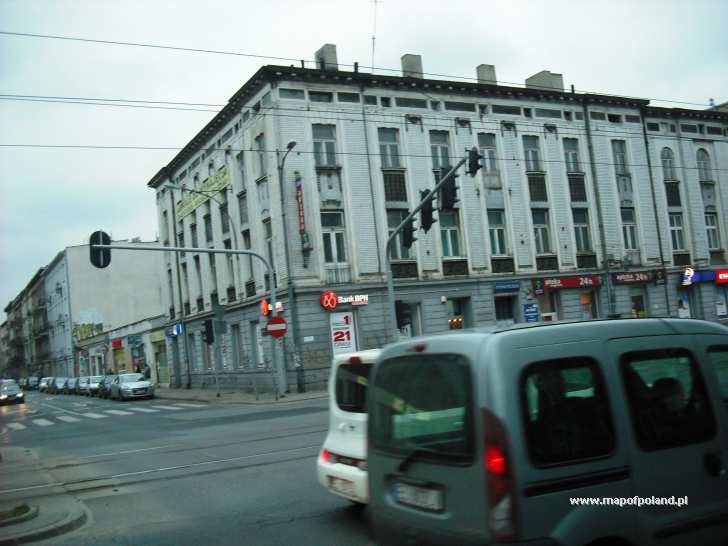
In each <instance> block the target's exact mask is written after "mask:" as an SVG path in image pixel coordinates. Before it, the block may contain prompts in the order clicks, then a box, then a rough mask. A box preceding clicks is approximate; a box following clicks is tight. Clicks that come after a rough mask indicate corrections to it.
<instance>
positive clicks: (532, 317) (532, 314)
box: [523, 303, 538, 322]
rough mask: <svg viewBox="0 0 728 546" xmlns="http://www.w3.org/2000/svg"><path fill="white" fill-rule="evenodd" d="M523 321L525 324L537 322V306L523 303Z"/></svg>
mask: <svg viewBox="0 0 728 546" xmlns="http://www.w3.org/2000/svg"><path fill="white" fill-rule="evenodd" d="M523 319H524V320H525V321H526V322H538V304H536V303H524V304H523Z"/></svg>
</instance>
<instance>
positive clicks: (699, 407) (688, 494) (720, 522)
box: [608, 335, 728, 546]
mask: <svg viewBox="0 0 728 546" xmlns="http://www.w3.org/2000/svg"><path fill="white" fill-rule="evenodd" d="M608 345H609V348H610V351H609V352H610V355H611V356H612V358H614V359H615V362H614V364H615V365H616V366H618V367H619V372H620V375H621V380H622V381H621V382H622V386H623V388H622V390H621V393H623V395H624V398H625V400H624V407H625V408H626V410H627V412H628V420H629V421H630V423H631V431H630V432H631V434H632V446H633V447H632V453H631V460H632V469H633V472H632V479H633V483H634V490H635V495H637V497H640V498H643V499H649V500H650V502H659V503H660V504H645V505H644V506H642V507H641V508H638V509H636V514H637V518H638V524H639V527H640V531H641V533H642V536H641V541H640V542H641V543H643V544H653V543H654V544H660V545H665V546H668V545H669V546H679V545H685V544H701V545H706V546H708V545H716V546H717V545H719V544H721V545H723V544H726V540H728V497H726V479H727V478H728V476H726V463H727V462H728V453H726V452H725V444H723V443H722V441H721V440H722V438H721V434H724V432H721V427H720V426H719V423H720V419H722V418H723V416H722V415H720V412H721V409H720V405H719V401H718V400H716V399H715V396H716V395H715V392H716V389H715V388H713V387H711V388H708V386H707V383H706V377H710V378H712V377H714V374H712V370H710V369H709V368H708V363H707V362H706V361H705V357H704V356H702V355H701V351H699V350H696V349H698V347H696V345H695V344H694V343H693V339H692V338H691V336H687V335H672V336H659V337H658V336H654V337H640V338H629V339H617V340H612V341H610V342H609V343H608ZM701 360H702V362H701ZM652 499H659V500H657V501H653V500H652ZM662 499H671V500H667V501H663V500H662ZM663 502H667V503H670V504H662V503H663ZM672 503H674V504H672ZM683 503H686V504H684V505H683V506H679V504H683Z"/></svg>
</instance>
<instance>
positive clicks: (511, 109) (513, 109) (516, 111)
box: [491, 104, 521, 116]
mask: <svg viewBox="0 0 728 546" xmlns="http://www.w3.org/2000/svg"><path fill="white" fill-rule="evenodd" d="M491 110H492V112H493V113H494V114H508V115H511V116H520V115H521V107H520V106H506V105H504V104H494V105H493V106H492V107H491Z"/></svg>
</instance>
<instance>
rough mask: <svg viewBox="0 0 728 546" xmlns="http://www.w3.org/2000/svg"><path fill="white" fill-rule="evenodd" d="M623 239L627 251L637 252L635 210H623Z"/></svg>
mask: <svg viewBox="0 0 728 546" xmlns="http://www.w3.org/2000/svg"><path fill="white" fill-rule="evenodd" d="M621 214H622V238H623V239H624V248H625V250H637V223H636V221H635V216H634V209H631V208H630V209H627V208H625V209H622V211H621Z"/></svg>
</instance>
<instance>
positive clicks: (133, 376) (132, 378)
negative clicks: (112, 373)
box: [119, 373, 146, 383]
mask: <svg viewBox="0 0 728 546" xmlns="http://www.w3.org/2000/svg"><path fill="white" fill-rule="evenodd" d="M145 379H146V378H145V377H144V376H143V375H142V374H140V373H130V374H128V375H122V376H119V381H121V382H122V383H136V382H137V381H145Z"/></svg>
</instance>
